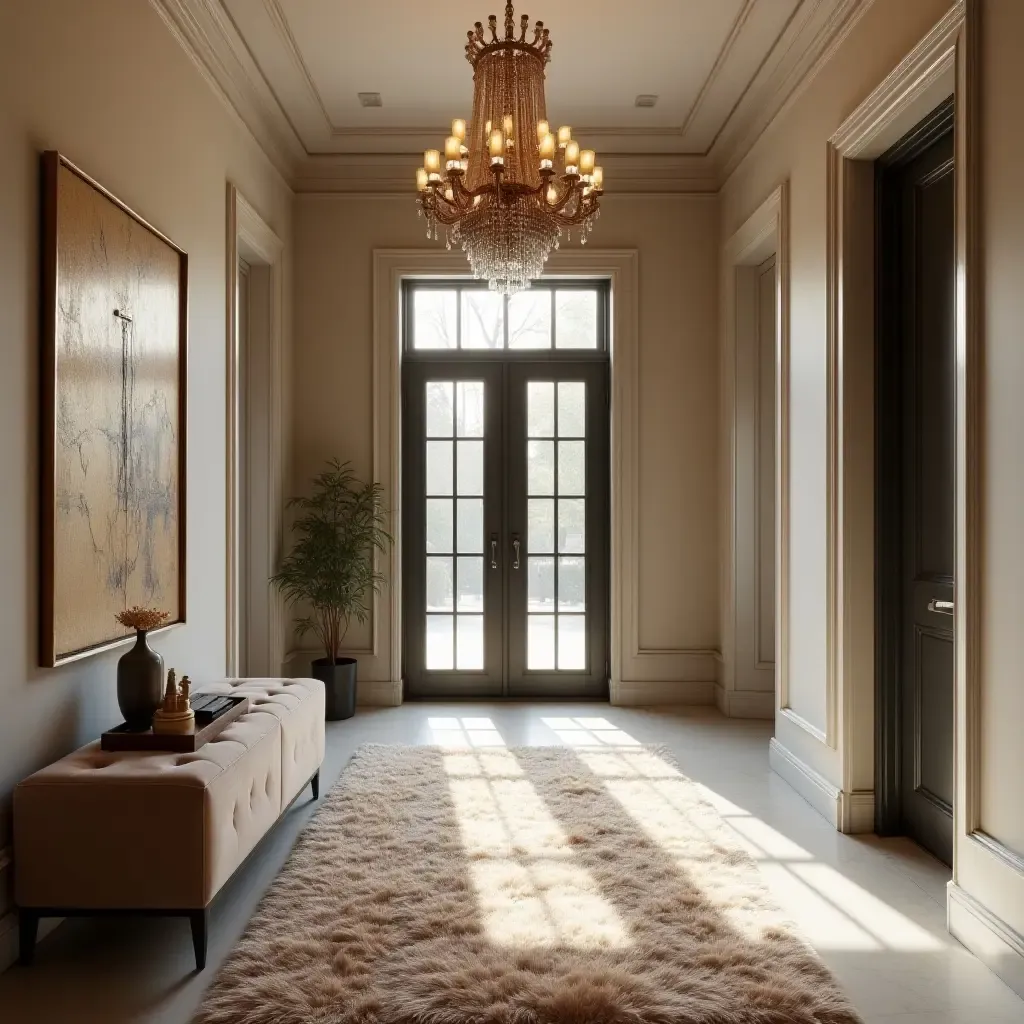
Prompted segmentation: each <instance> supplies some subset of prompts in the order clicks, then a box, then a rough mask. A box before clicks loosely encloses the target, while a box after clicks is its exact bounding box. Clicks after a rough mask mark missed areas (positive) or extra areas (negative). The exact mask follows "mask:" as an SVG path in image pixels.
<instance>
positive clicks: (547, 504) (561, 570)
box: [507, 362, 608, 697]
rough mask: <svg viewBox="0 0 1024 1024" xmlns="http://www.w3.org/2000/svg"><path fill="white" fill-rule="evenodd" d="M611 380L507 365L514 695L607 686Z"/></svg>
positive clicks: (564, 369)
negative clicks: (609, 407) (608, 388)
mask: <svg viewBox="0 0 1024 1024" xmlns="http://www.w3.org/2000/svg"><path fill="white" fill-rule="evenodd" d="M607 376H608V367H607V363H582V362H580V363H564V364H558V363H518V364H516V365H514V366H510V367H509V370H508V391H507V394H508V416H507V423H508V442H507V458H508V481H509V490H508V520H509V531H510V541H511V549H510V551H509V552H508V553H507V554H508V557H509V559H510V561H509V570H510V571H509V585H508V614H509V629H508V658H509V686H508V692H509V695H510V696H562V697H569V696H603V695H604V694H605V693H606V692H607V681H608V672H607V660H608V652H607V620H608V596H607V594H608V566H607V555H606V551H607V517H608V416H607V409H608V404H607V403H608V398H607ZM517 543H518V547H517V546H516V545H517Z"/></svg>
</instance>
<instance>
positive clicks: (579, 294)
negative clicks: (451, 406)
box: [405, 281, 607, 354]
mask: <svg viewBox="0 0 1024 1024" xmlns="http://www.w3.org/2000/svg"><path fill="white" fill-rule="evenodd" d="M602 298H603V296H602V286H601V285H600V284H597V283H595V282H593V281H588V282H580V283H574V282H566V281H544V282H535V283H534V285H533V286H532V287H531V288H530V289H528V290H527V291H524V292H518V293H516V294H515V295H512V296H503V295H499V294H497V293H496V292H492V291H489V290H488V289H487V287H486V286H485V285H482V284H480V283H478V282H466V283H465V284H461V283H460V284H454V283H452V282H448V281H446V282H443V283H441V282H438V283H435V282H432V281H417V282H415V284H413V285H412V287H410V288H408V289H407V291H406V307H405V315H406V317H407V326H408V328H409V329H408V330H407V331H406V332H405V338H406V345H407V347H408V348H409V349H411V350H413V351H416V352H431V351H434V352H453V351H464V352H466V351H471V352H473V353H476V354H482V353H484V352H486V351H488V350H490V351H495V352H505V353H509V352H517V351H523V352H533V353H537V352H539V351H544V350H547V351H561V352H568V351H573V350H575V351H590V352H597V351H601V350H602V346H603V344H604V339H605V338H607V331H606V330H603V329H602V328H603V324H602V323H601V318H603V317H604V316H605V315H606V314H605V310H606V303H605V302H603V301H602Z"/></svg>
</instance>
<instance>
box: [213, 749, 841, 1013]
mask: <svg viewBox="0 0 1024 1024" xmlns="http://www.w3.org/2000/svg"><path fill="white" fill-rule="evenodd" d="M195 1020H196V1022H197V1024H399V1022H402V1024H406V1022H408V1024H413V1022H415V1024H854V1022H856V1021H857V1020H858V1017H857V1015H856V1014H855V1013H854V1011H853V1010H852V1008H851V1007H850V1005H849V1003H848V1002H847V1001H846V1000H845V998H844V997H843V996H842V995H841V994H840V992H839V991H838V989H837V988H836V985H835V983H834V981H833V980H832V978H831V977H830V975H829V973H828V971H827V970H826V968H825V967H824V966H823V965H822V963H821V962H820V961H819V960H818V959H817V957H816V956H815V955H814V953H813V952H812V951H811V950H810V949H809V948H808V947H807V946H805V945H804V944H803V942H802V941H801V940H800V939H799V938H797V937H795V936H794V934H793V933H792V930H791V929H790V928H789V927H788V926H787V924H786V922H785V920H783V918H782V917H781V915H780V913H779V911H778V910H777V908H776V907H775V906H774V905H773V903H772V901H771V899H770V897H769V896H768V894H767V893H766V891H765V889H764V888H763V886H762V884H761V882H760V879H759V876H758V872H757V869H756V867H755V865H754V863H753V861H752V860H751V859H750V858H749V856H748V855H747V854H746V853H745V852H744V851H743V849H742V845H741V841H740V840H739V837H738V835H737V834H736V833H735V832H733V831H732V830H731V829H730V827H729V826H728V825H727V824H726V823H725V822H724V821H723V820H722V818H721V817H720V816H719V815H718V813H717V812H716V811H715V810H714V809H713V808H712V806H711V805H710V804H709V803H707V802H705V801H704V799H702V797H701V793H700V789H699V787H698V786H697V785H695V784H694V783H693V782H691V781H689V780H688V779H686V778H684V777H683V776H682V775H681V774H680V772H679V771H678V769H677V768H676V767H675V765H674V764H673V763H672V761H671V760H670V758H669V757H668V755H667V754H665V753H664V752H663V751H661V750H655V749H650V748H643V747H635V748H625V749H608V748H601V747H596V746H595V747H582V748H564V747H544V748H515V749H501V748H498V749H481V750H445V749H441V748H437V747H399V746H368V747H363V748H362V749H360V750H359V751H358V752H357V753H356V754H355V756H354V757H353V758H352V760H351V762H350V763H349V765H348V767H347V768H346V770H345V771H344V773H343V774H342V776H341V778H340V780H339V781H338V783H337V785H336V786H335V787H334V789H333V790H332V791H331V793H330V795H329V796H328V797H327V799H326V801H325V805H324V807H323V808H322V809H321V810H320V812H319V813H318V814H317V816H316V817H315V819H314V820H313V821H312V822H311V824H310V825H309V827H308V828H307V829H306V831H305V833H304V834H303V835H302V837H301V839H300V840H299V842H298V844H297V846H296V848H295V851H294V852H293V854H292V856H291V859H290V860H289V862H288V864H287V865H286V866H285V868H284V870H283V871H282V873H281V875H280V876H279V877H278V879H277V880H276V881H275V882H274V884H273V886H272V887H271V889H270V891H269V892H268V893H267V895H266V896H265V898H264V899H263V902H262V904H261V905H260V908H259V910H258V911H257V913H256V915H255V916H254V918H253V919H252V921H251V922H250V924H249V926H248V929H247V930H246V932H245V935H244V936H243V938H242V939H241V941H240V942H239V944H238V946H237V948H236V949H235V950H234V951H233V952H232V953H231V955H230V956H229V957H228V959H227V961H226V963H225V964H224V966H223V967H222V968H221V971H220V973H219V975H218V977H217V979H216V981H215V982H214V984H213V986H212V988H211V989H210V990H209V992H208V993H207V994H206V996H205V999H204V1002H203V1004H202V1006H201V1008H200V1010H199V1013H198V1015H197V1017H196V1018H195Z"/></svg>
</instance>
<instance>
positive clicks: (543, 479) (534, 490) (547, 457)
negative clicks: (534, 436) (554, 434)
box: [526, 441, 555, 494]
mask: <svg viewBox="0 0 1024 1024" xmlns="http://www.w3.org/2000/svg"><path fill="white" fill-rule="evenodd" d="M526 489H527V493H529V494H554V493H555V444H554V442H553V441H527V442H526Z"/></svg>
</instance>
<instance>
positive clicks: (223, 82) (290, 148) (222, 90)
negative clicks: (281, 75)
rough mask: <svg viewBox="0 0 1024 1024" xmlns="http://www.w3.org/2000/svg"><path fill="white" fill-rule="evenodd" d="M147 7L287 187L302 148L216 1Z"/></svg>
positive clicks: (156, 0)
mask: <svg viewBox="0 0 1024 1024" xmlns="http://www.w3.org/2000/svg"><path fill="white" fill-rule="evenodd" d="M150 5H151V6H152V7H153V8H154V9H155V10H156V12H157V14H159V15H160V18H161V19H162V20H163V22H164V24H165V25H166V26H167V28H168V29H169V30H170V32H171V35H173V36H174V38H175V39H176V40H177V41H178V44H179V45H180V46H181V48H182V49H183V50H184V51H185V53H186V54H188V56H189V57H190V58H191V60H192V63H193V64H195V66H196V67H197V68H198V69H199V72H200V74H201V75H202V76H203V77H204V78H205V79H206V81H207V82H208V83H209V85H210V87H211V88H212V89H213V91H214V92H215V93H216V94H217V96H218V98H219V99H220V100H221V102H222V103H224V105H225V106H226V107H227V108H228V110H229V111H230V112H231V114H232V115H233V116H234V117H235V118H237V120H238V121H239V122H240V123H241V124H242V125H243V127H245V128H246V129H247V130H248V131H249V133H250V135H252V137H253V139H254V140H255V142H256V144H257V145H258V146H259V147H260V149H262V150H263V152H264V153H265V154H266V156H267V159H268V160H270V162H271V164H273V166H274V168H275V170H277V172H278V173H279V174H280V175H281V177H282V178H283V179H284V182H285V184H286V185H288V187H289V188H290V187H291V183H292V175H293V171H294V164H295V163H296V162H297V161H298V160H301V159H302V157H304V156H305V153H306V150H305V147H304V146H303V145H302V142H301V140H300V139H299V137H298V135H297V134H296V133H295V130H294V129H293V128H292V126H291V125H290V124H289V122H288V119H287V118H286V117H285V115H284V112H283V110H282V109H281V106H280V104H279V103H278V102H277V99H276V98H275V97H274V94H273V93H272V92H271V91H270V88H269V86H268V85H267V83H266V81H265V79H264V78H263V75H262V74H261V73H260V70H259V68H258V67H257V66H256V64H255V62H254V61H253V59H252V57H251V55H250V54H249V51H248V48H247V47H246V45H245V43H244V41H243V40H242V38H241V36H240V35H239V33H238V30H237V29H236V28H235V27H234V25H232V24H231V21H230V19H229V18H228V17H227V14H226V12H225V10H224V7H223V6H222V4H221V3H220V0H150Z"/></svg>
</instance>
